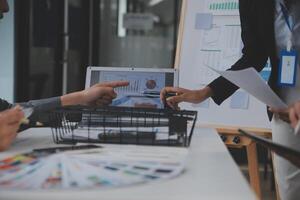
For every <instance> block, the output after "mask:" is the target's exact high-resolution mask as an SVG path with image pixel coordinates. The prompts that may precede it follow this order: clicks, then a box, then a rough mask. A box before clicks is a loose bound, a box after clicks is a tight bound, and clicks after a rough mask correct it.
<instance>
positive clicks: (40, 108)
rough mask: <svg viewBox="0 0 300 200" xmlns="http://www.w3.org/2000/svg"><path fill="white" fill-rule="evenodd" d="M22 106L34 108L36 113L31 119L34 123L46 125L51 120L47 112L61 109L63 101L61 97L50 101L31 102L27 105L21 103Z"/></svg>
mask: <svg viewBox="0 0 300 200" xmlns="http://www.w3.org/2000/svg"><path fill="white" fill-rule="evenodd" d="M20 105H21V106H23V107H33V108H34V112H33V114H32V115H31V117H30V119H31V120H32V121H39V122H43V123H46V122H48V120H49V119H48V118H49V117H48V114H47V111H49V110H51V109H54V108H57V107H60V106H61V100H60V97H52V98H48V99H40V100H31V101H28V102H26V103H20Z"/></svg>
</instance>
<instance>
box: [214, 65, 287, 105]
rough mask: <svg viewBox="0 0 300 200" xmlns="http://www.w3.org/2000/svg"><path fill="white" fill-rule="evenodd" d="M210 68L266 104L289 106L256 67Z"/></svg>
mask: <svg viewBox="0 0 300 200" xmlns="http://www.w3.org/2000/svg"><path fill="white" fill-rule="evenodd" d="M209 68H210V69H211V70H213V71H215V72H217V73H218V74H220V75H221V76H223V77H224V78H226V79H227V80H229V81H230V82H232V83H234V84H235V85H237V86H239V87H240V88H242V89H244V90H245V91H247V92H248V93H249V94H251V95H253V96H254V97H256V98H257V99H258V100H260V101H261V102H263V103H264V104H266V105H268V106H271V107H274V108H286V107H287V105H286V104H285V103H284V102H283V101H282V100H281V99H280V98H279V97H278V96H277V95H276V94H275V93H274V92H273V91H272V89H271V88H270V87H269V86H268V85H267V84H266V82H265V81H264V80H263V79H262V78H261V76H260V75H259V73H258V72H257V71H256V70H255V69H254V68H248V69H244V70H239V71H219V70H216V69H213V68H211V67H209Z"/></svg>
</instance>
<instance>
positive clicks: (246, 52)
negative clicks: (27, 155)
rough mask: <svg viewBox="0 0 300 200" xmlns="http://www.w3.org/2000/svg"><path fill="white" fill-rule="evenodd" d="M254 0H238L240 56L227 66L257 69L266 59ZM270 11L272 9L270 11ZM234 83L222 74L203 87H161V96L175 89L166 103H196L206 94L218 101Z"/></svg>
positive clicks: (172, 105)
mask: <svg viewBox="0 0 300 200" xmlns="http://www.w3.org/2000/svg"><path fill="white" fill-rule="evenodd" d="M253 5H255V2H254V1H252V0H242V1H240V19H241V29H242V41H243V44H244V47H243V50H242V54H243V55H242V57H241V58H240V59H239V60H238V61H237V62H236V63H235V64H234V65H233V66H232V67H231V68H230V69H228V70H241V69H246V68H249V67H254V68H255V69H256V70H257V71H261V70H262V69H263V68H264V66H265V65H266V63H267V60H268V54H267V48H266V45H265V44H266V42H265V41H264V40H263V36H261V35H259V34H258V32H257V22H258V20H260V19H258V17H257V15H256V10H255V6H253ZM270 14H272V13H270ZM237 89H238V87H237V86H236V85H234V84H232V83H231V82H229V81H228V80H226V79H225V78H223V77H219V78H217V79H215V80H214V81H213V82H211V83H210V84H208V85H207V86H206V87H205V88H203V89H200V90H187V89H184V88H170V87H169V88H164V89H163V90H162V91H161V100H162V101H164V98H165V94H166V93H168V92H174V93H177V96H174V97H169V98H168V99H167V103H168V105H169V106H171V107H173V108H176V107H177V104H178V103H180V102H189V103H200V102H202V101H204V100H206V99H207V98H209V97H212V99H213V100H214V101H215V103H216V104H218V105H220V104H221V103H222V102H223V101H224V100H226V99H227V98H228V97H229V96H231V95H232V94H233V93H234V92H235V91H236V90H237Z"/></svg>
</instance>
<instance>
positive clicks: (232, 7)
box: [206, 0, 239, 16]
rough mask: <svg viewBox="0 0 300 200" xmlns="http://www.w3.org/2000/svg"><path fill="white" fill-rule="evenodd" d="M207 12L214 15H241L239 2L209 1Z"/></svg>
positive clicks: (236, 0) (231, 0) (233, 0)
mask: <svg viewBox="0 0 300 200" xmlns="http://www.w3.org/2000/svg"><path fill="white" fill-rule="evenodd" d="M206 11H208V12H210V13H212V14H213V15H232V16H234V15H239V1H238V0H207V1H206Z"/></svg>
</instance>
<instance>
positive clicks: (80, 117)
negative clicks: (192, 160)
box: [49, 106, 197, 147]
mask: <svg viewBox="0 0 300 200" xmlns="http://www.w3.org/2000/svg"><path fill="white" fill-rule="evenodd" d="M49 117H50V120H49V121H50V122H51V123H50V127H51V130H52V135H53V140H54V142H55V143H64V144H76V143H114V144H138V145H163V146H183V147H187V146H189V144H190V142H191V138H192V135H193V130H194V126H195V122H196V119H197V112H196V111H174V110H166V109H152V108H129V107H82V106H71V107H64V108H58V109H55V110H54V111H52V112H50V115H49Z"/></svg>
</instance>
